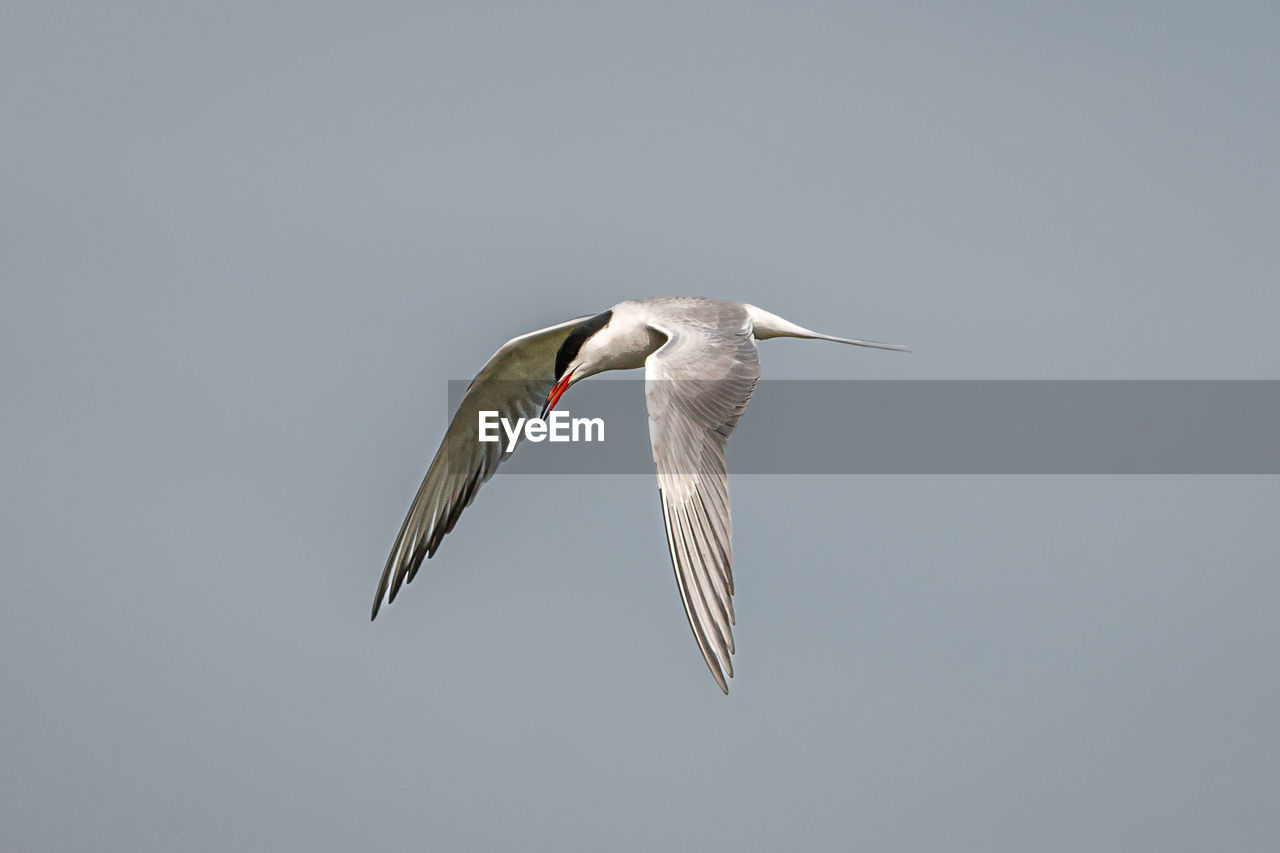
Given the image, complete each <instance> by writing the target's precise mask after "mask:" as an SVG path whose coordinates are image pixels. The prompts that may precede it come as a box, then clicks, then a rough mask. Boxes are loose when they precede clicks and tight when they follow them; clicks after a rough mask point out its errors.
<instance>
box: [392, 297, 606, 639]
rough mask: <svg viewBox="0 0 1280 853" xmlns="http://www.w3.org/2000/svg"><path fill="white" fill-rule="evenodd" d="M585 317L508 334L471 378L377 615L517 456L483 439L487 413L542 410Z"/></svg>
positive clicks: (410, 519)
mask: <svg viewBox="0 0 1280 853" xmlns="http://www.w3.org/2000/svg"><path fill="white" fill-rule="evenodd" d="M585 319H587V318H586V317H578V318H576V319H573V320H569V321H566V322H564V323H559V324H557V325H555V326H549V327H548V328H545V329H539V330H538V331H536V332H530V333H529V334H527V335H521V336H520V337H518V338H513V339H511V340H509V341H507V342H506V343H505V344H503V345H502V348H501V349H499V350H498V351H497V352H496V353H494V355H493V357H492V358H490V359H489V361H488V362H486V363H485V365H484V367H482V368H481V369H480V372H479V373H478V374H476V377H475V378H474V379H473V380H471V384H470V386H468V388H467V393H466V394H465V395H464V396H463V398H462V402H461V403H460V404H459V405H458V411H457V412H455V413H454V416H453V420H452V421H451V422H450V423H449V429H448V431H447V432H446V433H445V436H444V440H443V441H441V442H440V449H439V450H437V451H436V455H435V458H434V459H433V460H432V461H431V467H430V468H428V469H427V474H426V477H424V478H423V480H422V486H421V487H420V488H419V489H418V494H417V496H416V497H415V498H414V499H413V504H412V505H411V506H410V507H409V513H408V515H407V516H406V517H405V520H404V524H403V525H402V526H401V528H400V535H399V536H397V537H396V542H395V545H394V546H393V547H392V548H391V555H390V556H389V557H388V558H387V565H386V567H385V568H384V569H383V570H382V579H381V580H380V581H378V594H377V596H376V597H375V598H374V600H373V614H372V617H371V618H376V617H377V615H378V608H379V607H381V606H382V602H383V600H384V599H385V600H386V602H387V603H388V604H389V603H391V602H392V601H394V600H395V597H396V593H398V592H399V591H400V586H401V584H403V583H407V582H410V581H412V580H413V578H414V576H415V575H416V574H417V572H418V567H419V566H420V565H422V561H423V559H424V557H431V556H433V555H434V554H435V552H436V549H437V548H439V547H440V540H441V539H443V538H444V535H445V534H446V533H448V532H449V531H450V530H452V529H453V526H454V524H456V523H457V521H458V516H459V515H461V514H462V511H463V510H464V509H466V507H467V506H468V505H469V504H470V503H471V501H472V500H473V499H474V498H475V496H476V492H477V491H478V490H479V488H480V485H481V484H482V483H484V482H485V481H486V480H488V479H489V478H490V477H492V476H493V474H494V471H496V470H497V468H498V465H499V464H500V463H501V462H502V460H503V459H505V458H506V457H507V456H508V455H509V454H506V453H504V451H503V447H504V445H505V441H498V442H481V441H480V440H479V435H478V426H479V413H480V412H481V411H496V412H498V413H499V417H502V418H507V419H510V420H511V421H512V422H514V421H515V419H516V418H529V417H534V416H536V415H537V414H538V413H539V411H541V409H542V404H543V403H544V402H545V401H546V398H547V393H548V392H549V391H550V390H551V386H552V384H553V383H554V382H555V379H556V377H555V376H554V375H553V374H554V372H555V361H556V352H557V351H558V350H559V349H560V344H561V343H563V342H564V339H565V338H566V337H568V336H569V333H570V332H571V331H573V328H574V326H576V325H578V324H579V323H581V322H582V321H583V320H585Z"/></svg>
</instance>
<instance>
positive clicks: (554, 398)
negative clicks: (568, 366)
mask: <svg viewBox="0 0 1280 853" xmlns="http://www.w3.org/2000/svg"><path fill="white" fill-rule="evenodd" d="M572 378H573V372H572V371H570V372H569V373H566V374H565V375H564V376H561V377H560V381H558V382H556V384H555V385H552V386H551V393H550V394H548V395H547V404H546V405H545V406H543V407H542V419H543V420H546V417H547V415H549V414H551V410H552V409H554V408H555V407H556V403H558V402H560V397H561V395H563V394H564V392H565V390H566V389H568V387H569V380H570V379H572Z"/></svg>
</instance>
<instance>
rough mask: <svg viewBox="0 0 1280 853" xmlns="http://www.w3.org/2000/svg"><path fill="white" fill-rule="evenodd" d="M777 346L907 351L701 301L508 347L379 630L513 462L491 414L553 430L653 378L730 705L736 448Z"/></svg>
mask: <svg viewBox="0 0 1280 853" xmlns="http://www.w3.org/2000/svg"><path fill="white" fill-rule="evenodd" d="M768 338H805V339H810V340H821V341H835V342H837V343H842V344H853V345H854V346H860V347H874V348H876V349H886V350H905V349H906V348H905V347H900V346H897V345H896V344H885V343H880V342H878V341H861V340H853V339H851V338H839V337H835V336H833V335H824V334H821V333H820V332H814V331H811V330H809V329H805V328H803V327H801V326H797V325H796V324H795V323H792V322H790V321H788V320H784V319H782V318H781V317H778V316H777V315H774V314H770V313H769V312H768V311H763V310H761V309H760V308H757V307H755V306H754V305H748V304H746V303H742V302H726V301H722V300H717V299H700V298H693V297H659V298H650V299H632V300H628V301H626V302H620V303H618V304H617V305H615V306H613V308H611V309H609V310H608V311H605V312H603V313H601V314H596V315H595V316H584V317H577V318H575V319H573V320H567V321H565V322H563V323H558V324H556V325H554V326H548V327H547V328H545V329H539V330H538V331H536V332H529V333H528V334H525V335H520V336H519V337H517V338H512V339H511V340H509V341H507V342H506V343H505V344H503V345H502V347H501V348H500V349H499V350H498V351H497V352H496V353H494V355H493V357H492V358H490V359H489V360H488V362H486V363H485V365H484V367H482V368H480V372H479V373H478V374H476V377H475V379H473V380H472V381H471V385H470V386H469V387H468V389H467V392H466V394H465V395H464V396H463V398H462V402H461V403H460V405H459V406H458V410H457V412H456V413H455V414H454V417H453V420H452V421H451V422H450V424H449V428H448V430H447V431H446V432H445V436H444V439H443V441H442V442H441V443H440V449H439V450H437V451H436V455H435V458H434V459H433V460H432V462H431V467H430V468H429V469H428V470H427V474H426V477H425V478H424V479H423V481H422V486H421V487H420V488H419V489H418V494H417V496H416V497H415V498H414V499H413V504H412V505H411V506H410V507H409V513H408V515H407V516H406V517H405V520H404V524H403V526H401V528H400V534H399V536H397V537H396V541H395V545H394V546H393V547H392V549H391V555H390V556H389V557H388V558H387V564H386V568H384V569H383V570H382V579H381V580H380V581H379V582H378V594H377V596H376V597H375V598H374V602H373V614H372V618H377V615H378V609H379V608H380V607H381V606H382V603H383V602H384V601H385V602H386V603H388V604H390V603H391V602H392V601H394V600H395V598H396V594H397V593H399V591H400V587H401V586H402V585H403V584H406V583H411V582H412V581H413V579H414V577H415V576H416V575H417V573H418V569H419V567H420V566H421V565H422V561H423V559H424V558H430V557H432V556H434V555H435V553H436V550H437V549H438V548H439V547H440V541H441V540H442V539H443V538H444V536H445V534H447V533H448V532H449V531H451V530H453V527H454V525H455V524H457V522H458V516H459V515H461V513H462V511H463V510H464V509H465V508H466V507H467V506H469V505H470V504H471V502H472V501H473V500H474V499H475V496H476V492H477V490H478V489H479V488H480V485H481V484H483V483H484V482H486V481H487V480H488V479H489V478H490V477H492V476H493V474H494V472H495V471H496V470H497V468H498V465H499V464H500V463H501V462H502V461H503V460H504V459H506V458H507V457H508V456H510V450H509V449H508V448H507V446H506V445H505V444H503V443H501V442H499V443H493V442H481V441H480V440H479V439H478V435H477V426H476V425H477V418H478V416H479V414H480V412H494V411H496V412H498V413H499V416H500V417H502V418H504V419H508V420H510V421H515V420H516V419H518V418H530V417H533V416H535V415H538V414H539V413H541V417H543V418H545V417H546V416H547V414H548V413H549V412H550V411H551V410H552V408H553V407H554V406H555V405H556V402H557V401H558V400H559V399H560V397H561V395H563V394H564V392H565V391H566V390H567V389H568V388H569V387H571V386H572V385H574V384H575V383H577V382H581V381H582V380H583V379H586V378H587V377H589V376H594V375H595V374H597V373H603V372H605V371H607V370H631V369H635V368H640V367H643V368H645V400H646V403H647V407H648V412H649V440H650V443H651V444H652V446H653V461H654V464H655V465H656V467H657V473H658V491H659V492H660V495H661V499H662V520H663V523H664V525H665V526H666V531H667V546H668V548H669V550H670V554H671V563H672V566H673V567H674V569H675V575H676V581H677V585H678V586H679V589H680V598H681V600H682V601H683V602H684V610H685V615H686V616H687V617H688V619H689V625H690V626H691V627H692V628H693V635H694V637H695V638H696V639H697V641H698V648H699V649H701V651H702V656H703V658H704V659H705V660H706V662H707V667H708V668H709V669H710V670H711V675H712V676H713V677H714V678H715V681H716V684H717V685H719V687H720V689H721V690H722V691H723V692H725V693H726V694H727V693H728V692H729V686H728V683H727V682H726V680H725V674H726V673H727V674H728V676H729V677H730V678H732V677H733V661H732V659H731V657H730V656H731V655H732V654H733V653H734V643H733V625H734V615H733V598H732V597H733V591H734V590H733V572H732V566H733V545H732V542H731V539H732V535H733V525H732V522H731V520H730V517H729V481H728V476H727V474H726V471H725V446H726V445H727V444H728V440H729V435H730V433H732V432H733V429H734V427H735V426H737V423H738V420H739V419H740V418H741V417H742V413H743V412H744V411H745V410H746V408H747V403H748V402H749V401H750V399H751V393H752V391H754V390H755V386H756V382H757V381H758V380H759V378H760V358H759V355H758V353H757V351H756V341H758V340H766V339H768Z"/></svg>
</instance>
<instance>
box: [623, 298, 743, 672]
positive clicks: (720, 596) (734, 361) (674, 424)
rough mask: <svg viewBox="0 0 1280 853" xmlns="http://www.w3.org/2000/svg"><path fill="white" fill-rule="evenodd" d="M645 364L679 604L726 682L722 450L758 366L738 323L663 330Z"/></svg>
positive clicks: (729, 574) (728, 632)
mask: <svg viewBox="0 0 1280 853" xmlns="http://www.w3.org/2000/svg"><path fill="white" fill-rule="evenodd" d="M661 331H662V332H663V333H664V334H666V335H667V336H668V340H667V342H666V343H665V344H664V345H663V346H662V347H661V348H660V349H659V350H658V351H657V352H655V353H654V354H653V355H651V356H649V359H648V360H647V361H646V362H645V400H646V402H647V404H648V408H649V440H650V442H651V443H652V445H653V461H654V463H655V464H656V466H657V469H658V489H659V491H660V492H661V497H662V518H663V522H664V523H665V524H666V528H667V545H668V546H669V548H670V550H671V563H672V565H673V566H674V568H675V574H676V581H677V582H678V583H679V586H680V597H681V599H682V600H683V601H684V609H685V613H686V615H688V617H689V624H690V626H692V628H693V635H694V637H695V638H696V639H697V641H698V647H699V648H700V649H701V650H702V656H703V658H705V659H706V661H707V666H708V668H710V670H711V675H712V677H714V678H715V680H716V684H718V685H720V689H721V690H723V691H724V692H725V693H728V692H729V686H728V683H727V682H726V681H725V672H726V671H727V672H728V674H729V677H730V678H732V677H733V661H732V660H731V659H730V655H732V654H733V651H734V646H733V624H734V617H733V599H732V596H733V544H732V541H731V540H732V538H733V523H732V521H731V519H730V517H729V478H728V474H727V473H726V471H725V462H724V455H725V446H726V445H727V444H728V442H729V434H730V433H731V432H733V429H734V427H735V426H737V424H738V419H739V418H741V417H742V413H743V412H744V411H746V408H747V403H748V402H749V401H750V400H751V393H752V391H754V390H755V387H756V381H757V380H758V379H759V378H760V360H759V356H758V354H757V352H756V344H755V340H754V339H753V338H752V335H751V328H750V326H749V325H747V324H746V323H745V322H744V323H743V324H742V326H741V328H740V329H739V328H736V324H730V325H728V326H727V327H726V326H723V325H720V324H713V325H710V326H707V327H703V326H692V325H691V326H684V325H679V326H674V327H672V328H662V329H661Z"/></svg>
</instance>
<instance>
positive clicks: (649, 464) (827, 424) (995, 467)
mask: <svg viewBox="0 0 1280 853" xmlns="http://www.w3.org/2000/svg"><path fill="white" fill-rule="evenodd" d="M548 384H549V383H548ZM466 388H467V383H466V382H450V383H449V398H450V407H449V408H450V412H451V413H452V412H456V411H457V408H458V405H459V403H460V401H461V400H462V398H463V393H464V392H465V390H466ZM700 390H705V389H700ZM690 394H693V392H692V391H690ZM538 408H539V406H535V407H534V409H533V412H532V414H533V415H536V414H537V409H538ZM556 410H557V411H560V412H564V413H566V414H567V415H568V416H569V417H571V418H573V419H579V418H598V419H600V420H601V421H602V422H603V440H602V441H586V440H582V439H583V438H584V437H585V432H586V431H585V430H581V431H580V432H579V439H580V440H578V441H560V442H553V441H550V440H546V439H544V440H542V441H540V442H537V443H535V442H534V441H531V440H524V441H522V442H521V443H520V444H519V447H518V449H517V451H516V453H515V454H514V455H513V456H512V457H511V458H510V460H509V461H507V462H506V463H505V464H504V465H503V466H502V468H501V469H500V471H499V473H502V474H652V473H653V470H654V462H653V454H652V451H651V449H650V445H649V420H648V414H647V411H646V405H645V381H644V380H643V379H621V380H617V379H615V380H609V379H603V378H601V379H594V380H590V381H586V382H581V383H579V384H578V385H575V386H574V387H573V388H571V389H570V390H569V391H568V393H566V394H565V395H564V397H563V398H562V399H561V400H560V403H559V405H558V406H557V409H556ZM504 416H509V417H510V420H511V421H512V422H513V423H514V421H515V420H516V418H515V415H514V413H506V414H505V415H504ZM562 417H563V416H562ZM469 419H470V418H469V417H468V420H469ZM564 423H565V424H566V425H565V426H564V427H563V428H562V432H567V429H568V427H567V421H564ZM479 426H480V425H479V424H478V423H477V424H475V425H473V426H472V429H475V430H476V432H475V433H473V434H474V435H477V436H478V434H479ZM495 429H496V432H497V434H498V435H499V436H501V446H502V447H506V445H507V441H508V439H507V436H506V435H504V434H503V428H502V427H501V426H496V427H495ZM593 432H594V431H593ZM594 437H595V435H594V434H593V435H592V438H594ZM489 447H492V445H489ZM727 461H728V470H729V472H730V473H739V474H1280V381H1277V380H1259V381H1254V380H1211V381H1192V380H1186V381H1184V380H1176V381H1131V380H1124V381H1095V380H1071V381H1066V380H1037V381H1009V380H982V381H968V380H964V381H953V380H912V381H897V380H894V381H874V380H869V381H862V380H834V381H823V380H761V381H760V383H759V384H758V386H757V387H756V390H755V394H754V395H753V397H752V398H751V404H750V406H749V407H748V409H747V411H746V412H745V414H744V415H743V416H742V419H741V421H740V422H739V424H738V427H737V429H736V430H735V431H734V432H733V435H732V438H731V440H730V441H729V444H728V453H727Z"/></svg>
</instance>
